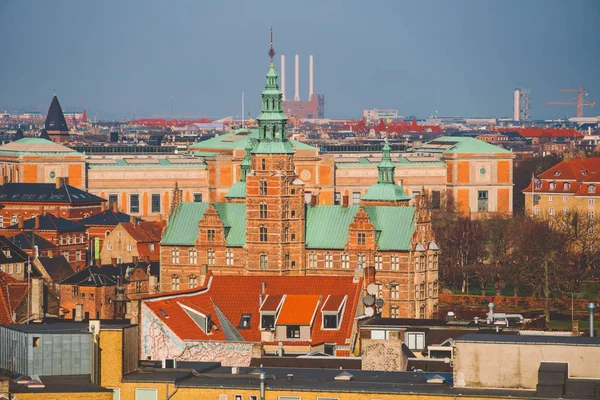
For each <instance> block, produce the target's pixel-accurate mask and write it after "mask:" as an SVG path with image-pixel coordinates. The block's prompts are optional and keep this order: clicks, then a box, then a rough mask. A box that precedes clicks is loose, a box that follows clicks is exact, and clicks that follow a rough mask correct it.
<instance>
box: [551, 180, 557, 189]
mask: <svg viewBox="0 0 600 400" xmlns="http://www.w3.org/2000/svg"><path fill="white" fill-rule="evenodd" d="M555 189H556V182H550V190H555Z"/></svg>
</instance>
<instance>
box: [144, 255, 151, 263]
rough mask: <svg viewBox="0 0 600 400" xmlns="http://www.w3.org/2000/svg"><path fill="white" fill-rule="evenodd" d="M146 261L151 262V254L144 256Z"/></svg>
mask: <svg viewBox="0 0 600 400" xmlns="http://www.w3.org/2000/svg"><path fill="white" fill-rule="evenodd" d="M144 262H146V263H147V264H150V256H149V255H145V256H144Z"/></svg>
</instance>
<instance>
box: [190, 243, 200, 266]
mask: <svg viewBox="0 0 600 400" xmlns="http://www.w3.org/2000/svg"><path fill="white" fill-rule="evenodd" d="M190 264H198V250H196V249H195V248H193V247H192V248H191V249H190Z"/></svg>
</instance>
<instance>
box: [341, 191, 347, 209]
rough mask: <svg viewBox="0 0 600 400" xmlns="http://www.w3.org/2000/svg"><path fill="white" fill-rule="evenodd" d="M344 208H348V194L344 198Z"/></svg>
mask: <svg viewBox="0 0 600 400" xmlns="http://www.w3.org/2000/svg"><path fill="white" fill-rule="evenodd" d="M342 207H348V194H344V195H343V196H342Z"/></svg>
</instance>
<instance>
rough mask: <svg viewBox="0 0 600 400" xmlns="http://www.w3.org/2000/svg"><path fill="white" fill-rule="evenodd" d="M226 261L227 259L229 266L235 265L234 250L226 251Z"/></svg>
mask: <svg viewBox="0 0 600 400" xmlns="http://www.w3.org/2000/svg"><path fill="white" fill-rule="evenodd" d="M225 259H226V262H227V265H233V263H234V253H233V250H231V249H227V251H225Z"/></svg>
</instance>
